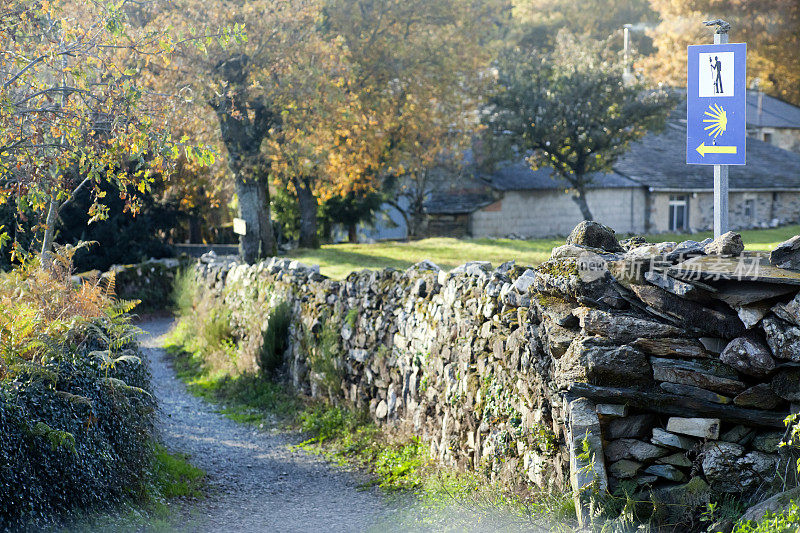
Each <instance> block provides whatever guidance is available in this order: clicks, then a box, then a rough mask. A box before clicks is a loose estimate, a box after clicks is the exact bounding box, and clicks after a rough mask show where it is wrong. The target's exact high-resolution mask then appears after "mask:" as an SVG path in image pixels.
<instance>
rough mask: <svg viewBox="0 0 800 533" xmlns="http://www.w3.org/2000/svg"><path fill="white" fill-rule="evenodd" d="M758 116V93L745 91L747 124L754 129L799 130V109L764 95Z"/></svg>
mask: <svg viewBox="0 0 800 533" xmlns="http://www.w3.org/2000/svg"><path fill="white" fill-rule="evenodd" d="M762 98H763V99H762V101H761V115H760V116H759V114H758V91H747V124H748V125H749V126H754V127H769V128H798V129H800V107H797V106H795V105H792V104H789V103H787V102H784V101H783V100H779V99H778V98H774V97H772V96H768V95H766V94H764V95H763V97H762Z"/></svg>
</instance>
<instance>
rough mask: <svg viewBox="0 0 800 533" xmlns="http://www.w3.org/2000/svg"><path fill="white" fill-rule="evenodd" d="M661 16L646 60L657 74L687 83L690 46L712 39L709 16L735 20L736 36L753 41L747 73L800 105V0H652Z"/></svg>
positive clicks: (645, 64) (679, 83)
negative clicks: (651, 53) (705, 25)
mask: <svg viewBox="0 0 800 533" xmlns="http://www.w3.org/2000/svg"><path fill="white" fill-rule="evenodd" d="M651 3H652V6H653V9H654V10H655V11H656V12H657V13H658V15H659V16H660V18H661V22H660V23H659V25H658V26H657V27H656V28H655V29H654V30H653V31H652V32H650V33H651V36H652V38H653V43H654V45H655V47H656V49H657V51H656V53H655V54H653V55H652V56H650V57H647V58H644V59H643V60H642V62H641V63H642V67H643V68H644V71H645V72H646V73H647V74H648V75H649V76H650V77H651V78H652V79H657V80H662V81H664V82H666V83H669V84H671V85H673V86H676V87H684V86H685V85H686V47H687V46H688V45H690V44H703V43H711V42H712V32H711V30H709V29H708V28H706V27H704V26H703V25H702V21H704V20H713V19H717V18H721V19H724V20H725V21H727V22H729V23H730V24H731V31H730V40H731V42H746V43H747V54H748V57H747V76H748V78H749V79H750V80H752V79H754V78H759V79H760V80H761V83H760V87H761V88H762V89H764V90H765V91H766V92H767V93H769V94H772V95H774V96H777V97H779V98H782V99H784V100H786V101H789V102H792V103H794V104H796V105H800V2H797V0H750V1H744V0H735V1H728V0H724V1H723V0H700V1H689V0H652V2H651Z"/></svg>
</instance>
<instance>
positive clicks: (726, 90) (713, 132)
mask: <svg viewBox="0 0 800 533" xmlns="http://www.w3.org/2000/svg"><path fill="white" fill-rule="evenodd" d="M746 65H747V45H746V44H745V43H735V44H707V45H697V46H690V47H689V66H688V72H687V84H686V91H687V94H686V163H687V164H689V165H744V164H745V142H746V139H747V124H746V122H745V110H746V106H747V86H746V81H745V79H746V78H745V74H746Z"/></svg>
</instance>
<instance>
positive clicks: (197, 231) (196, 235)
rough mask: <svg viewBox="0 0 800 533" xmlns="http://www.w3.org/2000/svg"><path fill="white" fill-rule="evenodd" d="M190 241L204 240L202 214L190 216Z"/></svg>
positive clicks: (198, 241) (199, 241)
mask: <svg viewBox="0 0 800 533" xmlns="http://www.w3.org/2000/svg"><path fill="white" fill-rule="evenodd" d="M189 242H190V243H192V244H199V243H201V242H203V227H202V220H200V215H191V216H190V217H189Z"/></svg>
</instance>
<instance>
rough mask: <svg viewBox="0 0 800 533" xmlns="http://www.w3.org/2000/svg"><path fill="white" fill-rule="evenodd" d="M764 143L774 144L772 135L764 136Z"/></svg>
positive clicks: (766, 134)
mask: <svg viewBox="0 0 800 533" xmlns="http://www.w3.org/2000/svg"><path fill="white" fill-rule="evenodd" d="M764 142H765V143H772V134H771V133H765V134H764Z"/></svg>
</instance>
